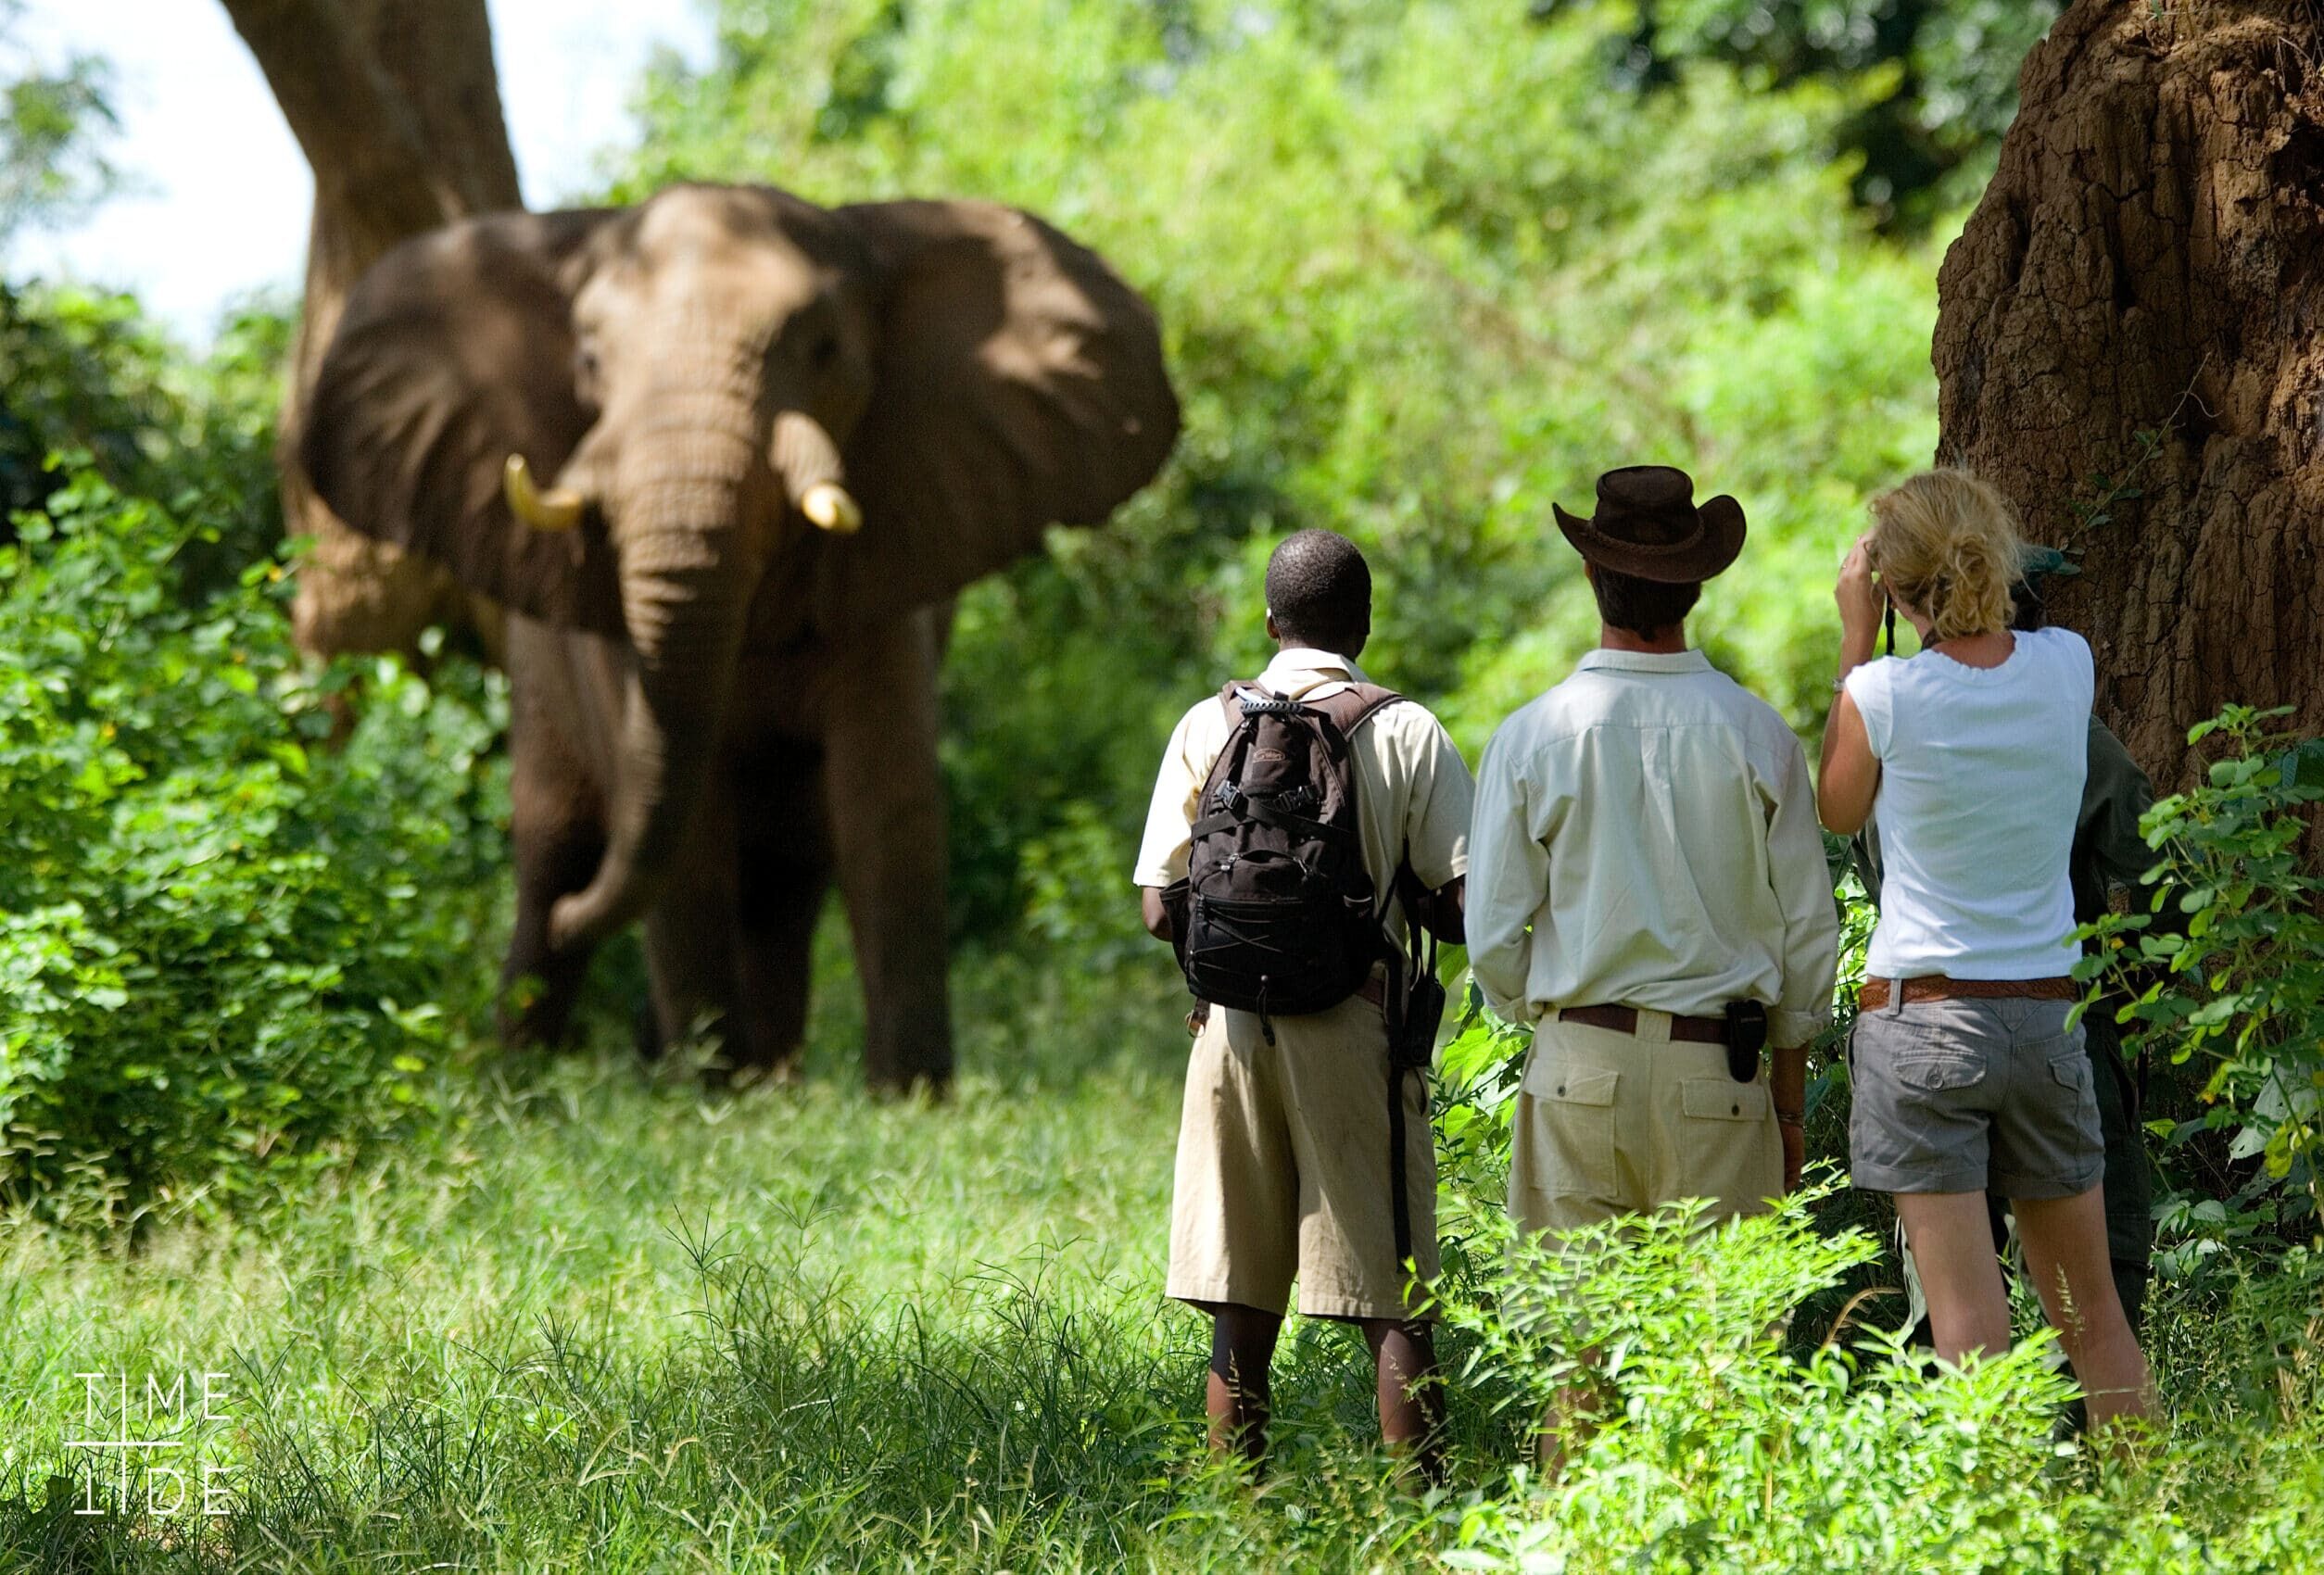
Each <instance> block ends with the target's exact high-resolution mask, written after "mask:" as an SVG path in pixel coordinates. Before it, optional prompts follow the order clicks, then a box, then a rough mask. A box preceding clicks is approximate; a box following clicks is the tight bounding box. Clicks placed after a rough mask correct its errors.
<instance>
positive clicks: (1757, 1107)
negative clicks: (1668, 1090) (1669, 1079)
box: [1678, 1077, 1768, 1121]
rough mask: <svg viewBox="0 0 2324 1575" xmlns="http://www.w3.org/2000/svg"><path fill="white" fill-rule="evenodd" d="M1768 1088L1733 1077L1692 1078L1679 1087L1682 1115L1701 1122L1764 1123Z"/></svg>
mask: <svg viewBox="0 0 2324 1575" xmlns="http://www.w3.org/2000/svg"><path fill="white" fill-rule="evenodd" d="M1767 1100H1768V1094H1767V1085H1766V1084H1764V1083H1738V1082H1737V1081H1736V1080H1735V1079H1734V1078H1733V1077H1689V1078H1687V1079H1686V1081H1685V1082H1683V1083H1681V1084H1680V1085H1679V1086H1678V1108H1679V1112H1680V1114H1681V1115H1686V1116H1690V1117H1692V1118H1693V1119H1695V1120H1697V1121H1764V1120H1766V1119H1767Z"/></svg>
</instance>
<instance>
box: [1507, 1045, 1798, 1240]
mask: <svg viewBox="0 0 2324 1575" xmlns="http://www.w3.org/2000/svg"><path fill="white" fill-rule="evenodd" d="M1670 1031H1671V1019H1670V1016H1669V1014H1667V1013H1662V1012H1641V1013H1639V1014H1638V1031H1637V1033H1636V1035H1635V1036H1634V1035H1630V1034H1623V1033H1617V1032H1615V1031H1614V1030H1613V1029H1611V1028H1595V1027H1589V1026H1588V1025H1587V1024H1584V1023H1564V1022H1560V1021H1559V1020H1557V1019H1556V1018H1555V1017H1548V1018H1545V1019H1543V1021H1542V1023H1541V1025H1540V1026H1539V1027H1537V1028H1535V1030H1534V1048H1533V1051H1532V1052H1531V1053H1530V1054H1528V1055H1527V1056H1526V1058H1525V1080H1524V1084H1523V1086H1522V1088H1521V1089H1520V1090H1518V1094H1517V1114H1516V1127H1515V1131H1514V1134H1513V1138H1514V1153H1513V1156H1512V1163H1511V1165H1510V1166H1509V1214H1510V1216H1512V1217H1514V1218H1515V1219H1516V1221H1517V1225H1518V1229H1521V1230H1522V1231H1523V1232H1525V1233H1526V1234H1527V1235H1533V1234H1535V1233H1537V1232H1540V1231H1544V1230H1553V1231H1566V1230H1574V1229H1580V1228H1582V1227H1584V1226H1588V1225H1596V1224H1598V1222H1599V1221H1601V1220H1607V1219H1612V1218H1614V1217H1615V1216H1619V1215H1625V1214H1645V1213H1648V1212H1649V1211H1651V1210H1653V1209H1656V1208H1660V1207H1661V1205H1662V1204H1664V1203H1672V1202H1674V1201H1675V1200H1677V1199H1680V1198H1708V1199H1710V1200H1711V1204H1712V1215H1713V1217H1714V1218H1725V1217H1730V1216H1737V1215H1748V1214H1760V1213H1762V1212H1764V1211H1765V1210H1766V1208H1767V1207H1768V1200H1769V1199H1771V1198H1774V1197H1775V1196H1777V1195H1778V1194H1780V1193H1781V1192H1782V1191H1783V1185H1784V1148H1783V1135H1782V1133H1781V1132H1780V1131H1779V1130H1778V1129H1777V1128H1776V1126H1775V1103H1774V1101H1773V1100H1772V1099H1771V1098H1770V1097H1769V1095H1768V1091H1767V1078H1766V1073H1765V1071H1764V1069H1762V1072H1761V1074H1760V1076H1759V1077H1758V1078H1757V1079H1756V1080H1755V1081H1752V1082H1749V1083H1738V1082H1737V1081H1736V1080H1735V1078H1734V1077H1732V1076H1730V1075H1729V1074H1728V1072H1727V1052H1726V1051H1725V1049H1724V1047H1723V1046H1720V1045H1715V1044H1692V1043H1687V1042H1684V1041H1679V1040H1673V1039H1672V1038H1671V1037H1670Z"/></svg>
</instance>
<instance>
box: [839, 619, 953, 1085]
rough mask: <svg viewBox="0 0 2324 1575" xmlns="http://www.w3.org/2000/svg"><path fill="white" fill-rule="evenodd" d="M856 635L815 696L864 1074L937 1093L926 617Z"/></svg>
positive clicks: (940, 933)
mask: <svg viewBox="0 0 2324 1575" xmlns="http://www.w3.org/2000/svg"><path fill="white" fill-rule="evenodd" d="M856 638H857V642H858V643H857V644H856V645H855V646H854V647H853V649H851V650H850V651H849V653H848V655H847V656H846V657H844V658H843V659H841V663H840V667H839V668H838V669H836V670H835V671H834V672H833V673H832V674H831V685H830V687H829V689H828V691H827V695H826V706H825V709H824V712H823V717H824V751H825V752H824V793H825V798H826V800H827V813H828V817H829V824H830V830H831V851H832V859H833V863H834V865H835V867H836V868H837V870H838V872H839V877H840V891H841V892H842V893H843V894H844V895H845V897H846V899H847V914H848V923H849V926H850V928H851V929H852V930H853V935H854V939H855V966H856V971H857V972H858V973H859V974H860V975H861V976H862V977H863V984H864V1071H865V1077H867V1078H868V1079H869V1080H870V1081H871V1083H872V1085H873V1086H874V1087H875V1088H885V1089H893V1090H902V1089H908V1088H911V1087H913V1086H915V1085H922V1086H927V1087H929V1088H932V1089H941V1088H942V1087H943V1086H944V1085H945V1084H946V1083H947V1082H949V1081H950V1079H951V1077H952V1073H953V1034H952V1014H951V1010H950V1006H949V1003H948V1002H947V999H946V984H945V963H946V947H945V938H944V925H945V900H944V881H945V850H944V788H943V782H942V779H941V777H940V776H939V775H938V774H937V767H936V735H937V715H936V664H937V663H936V649H937V630H936V626H935V620H934V619H933V618H932V617H930V616H929V615H928V614H925V613H923V614H920V615H917V616H915V617H913V618H909V619H904V620H900V621H899V622H897V623H895V624H890V625H887V626H886V627H884V628H878V629H873V630H867V631H865V632H864V633H863V634H862V635H860V636H857V637H856Z"/></svg>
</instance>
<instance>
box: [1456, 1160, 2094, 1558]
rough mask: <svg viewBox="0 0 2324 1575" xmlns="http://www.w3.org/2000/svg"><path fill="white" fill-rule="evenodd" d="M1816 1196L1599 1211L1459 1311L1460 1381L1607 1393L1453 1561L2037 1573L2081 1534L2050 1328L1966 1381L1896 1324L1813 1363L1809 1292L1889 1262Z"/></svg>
mask: <svg viewBox="0 0 2324 1575" xmlns="http://www.w3.org/2000/svg"><path fill="white" fill-rule="evenodd" d="M1811 1203H1812V1198H1810V1197H1808V1196H1801V1197H1795V1198H1793V1199H1791V1200H1789V1201H1788V1202H1787V1203H1786V1204H1785V1205H1784V1207H1783V1208H1782V1209H1781V1210H1780V1211H1779V1212H1776V1213H1774V1214H1769V1215H1763V1216H1757V1217H1754V1218H1749V1219H1745V1220H1740V1221H1737V1222H1736V1223H1734V1224H1732V1225H1729V1226H1726V1227H1724V1228H1722V1229H1716V1230H1706V1229H1704V1225H1705V1221H1704V1218H1703V1213H1704V1207H1705V1205H1703V1204H1700V1203H1686V1204H1681V1205H1676V1206H1674V1207H1672V1208H1668V1209H1665V1210H1663V1211H1661V1212H1660V1213H1658V1214H1656V1215H1654V1216H1651V1217H1649V1218H1647V1219H1645V1220H1642V1221H1637V1222H1633V1223H1627V1224H1619V1225H1609V1226H1603V1227H1598V1228H1597V1229H1593V1230H1590V1231H1586V1232H1582V1233H1577V1234H1576V1235H1575V1236H1573V1237H1572V1238H1570V1239H1569V1241H1568V1243H1567V1245H1566V1247H1565V1248H1564V1250H1563V1251H1562V1252H1554V1253H1553V1252H1548V1251H1545V1250H1543V1249H1542V1248H1541V1247H1539V1246H1538V1245H1533V1244H1525V1245H1513V1246H1512V1247H1511V1248H1510V1254H1511V1262H1510V1267H1509V1272H1508V1275H1507V1277H1506V1278H1505V1279H1503V1280H1502V1281H1501V1282H1500V1283H1499V1284H1498V1285H1497V1288H1496V1289H1497V1295H1496V1296H1495V1297H1494V1298H1493V1299H1492V1300H1491V1301H1490V1302H1478V1303H1468V1304H1462V1303H1456V1304H1453V1305H1452V1306H1450V1307H1449V1308H1448V1309H1447V1316H1448V1319H1449V1321H1450V1322H1451V1324H1452V1325H1453V1327H1455V1328H1456V1329H1463V1330H1466V1331H1468V1332H1469V1333H1470V1334H1471V1336H1472V1337H1473V1338H1474V1340H1475V1342H1476V1343H1475V1345H1474V1346H1473V1348H1472V1354H1471V1357H1470V1367H1471V1372H1470V1376H1469V1377H1468V1378H1467V1379H1466V1380H1464V1381H1465V1382H1467V1383H1471V1384H1479V1385H1492V1386H1494V1387H1498V1388H1501V1389H1504V1390H1506V1391H1507V1392H1509V1394H1510V1395H1511V1397H1512V1399H1511V1403H1512V1404H1515V1405H1522V1406H1523V1407H1525V1408H1526V1409H1527V1412H1528V1414H1529V1415H1531V1414H1537V1413H1538V1412H1539V1411H1540V1410H1541V1408H1542V1407H1544V1406H1546V1405H1547V1404H1548V1403H1549V1402H1550V1400H1551V1399H1552V1398H1553V1397H1554V1396H1555V1395H1556V1394H1557V1393H1558V1392H1560V1390H1561V1389H1565V1388H1567V1387H1568V1386H1578V1387H1580V1388H1583V1389H1585V1390H1589V1391H1595V1392H1597V1394H1598V1401H1597V1405H1598V1418H1599V1421H1598V1426H1597V1427H1595V1429H1594V1430H1590V1431H1589V1432H1588V1433H1587V1435H1586V1436H1585V1437H1569V1438H1568V1441H1567V1451H1568V1460H1567V1466H1566V1469H1565V1472H1564V1474H1563V1477H1562V1479H1561V1480H1560V1481H1559V1482H1558V1483H1557V1484H1556V1486H1555V1487H1554V1489H1544V1488H1541V1487H1539V1486H1537V1485H1535V1484H1533V1483H1532V1482H1531V1481H1530V1479H1529V1478H1528V1477H1527V1476H1525V1475H1524V1474H1522V1473H1521V1474H1520V1479H1519V1483H1518V1488H1517V1491H1516V1493H1514V1494H1513V1495H1512V1496H1510V1497H1509V1498H1507V1499H1502V1500H1498V1501H1493V1500H1488V1501H1485V1502H1484V1503H1481V1504H1479V1505H1478V1506H1475V1507H1474V1508H1473V1509H1471V1511H1469V1512H1468V1513H1467V1514H1466V1515H1464V1516H1463V1517H1462V1518H1461V1520H1460V1523H1459V1544H1460V1548H1459V1551H1457V1552H1455V1553H1454V1554H1453V1555H1452V1556H1450V1557H1449V1558H1448V1560H1447V1562H1449V1563H1452V1564H1453V1565H1454V1566H1455V1567H1456V1568H1469V1569H1513V1570H1514V1569H1522V1570H1536V1569H1541V1570H1562V1569H1632V1570H1657V1571H1659V1570H1674V1571H1675V1570H1698V1569H1742V1568H1752V1569H1900V1570H1901V1569H2037V1568H2053V1567H2054V1566H2053V1565H2052V1564H2051V1563H2050V1562H2049V1561H2048V1560H2049V1556H2050V1555H2051V1552H2052V1549H2053V1548H2055V1547H2056V1546H2057V1545H2058V1544H2059V1543H2061V1542H2062V1541H2064V1540H2065V1538H2066V1537H2067V1536H2068V1535H2069V1534H2070V1530H2069V1529H2070V1526H2071V1521H2072V1517H2071V1515H2070V1512H2062V1509H2063V1506H2060V1505H2059V1504H2058V1503H2057V1502H2056V1501H2055V1499H2054V1497H2053V1495H2052V1493H2050V1491H2049V1490H2048V1488H2047V1486H2046V1485H2045V1483H2044V1481H2043V1477H2044V1472H2045V1468H2048V1467H2049V1466H2050V1465H2051V1464H2052V1462H2054V1461H2055V1460H2057V1459H2058V1458H2059V1457H2060V1455H2062V1454H2070V1453H2071V1450H2072V1446H2070V1445H2059V1444H2055V1443H2052V1440H2051V1424H2052V1418H2053V1417H2054V1416H2055V1415H2056V1413H2057V1411H2058V1410H2059V1408H2060V1407H2061V1406H2063V1405H2064V1404H2065V1401H2066V1400H2067V1399H2068V1397H2069V1395H2070V1392H2071V1390H2070V1385H2069V1384H2068V1383H2067V1382H2066V1381H2065V1380H2063V1379H2062V1378H2060V1377H2059V1376H2057V1375H2056V1374H2055V1373H2053V1372H2052V1370H2051V1368H2050V1367H2049V1366H2048V1364H2047V1363H2046V1362H2045V1360H2044V1359H2043V1358H2044V1352H2045V1350H2046V1344H2047V1342H2046V1341H2037V1342H2030V1343H2027V1344H2024V1345H2020V1346H2018V1347H2017V1348H2015V1349H2014V1350H2012V1351H2011V1352H2010V1353H2009V1354H2008V1355H2004V1356H2002V1357H2001V1358H1999V1359H1997V1360H1994V1361H1990V1362H1984V1363H1978V1364H1974V1365H1972V1366H1970V1367H1968V1368H1967V1369H1966V1370H1965V1371H1963V1372H1960V1373H1957V1374H1945V1375H1932V1374H1929V1373H1926V1372H1924V1371H1923V1368H1922V1366H1921V1364H1920V1363H1919V1362H1918V1361H1916V1360H1914V1359H1913V1358H1912V1357H1911V1356H1910V1355H1908V1354H1907V1353H1906V1352H1905V1351H1904V1350H1903V1347H1902V1342H1901V1339H1900V1338H1898V1337H1892V1336H1878V1337H1874V1338H1871V1339H1870V1340H1868V1341H1867V1342H1865V1343H1864V1345H1863V1348H1862V1349H1851V1348H1850V1347H1849V1346H1848V1345H1846V1344H1843V1343H1840V1342H1834V1341H1826V1342H1824V1343H1823V1344H1822V1345H1820V1346H1818V1347H1816V1348H1815V1349H1814V1351H1813V1353H1812V1355H1809V1356H1808V1357H1807V1358H1806V1359H1805V1360H1804V1361H1800V1360H1798V1359H1795V1358H1794V1357H1793V1356H1792V1355H1791V1354H1790V1352H1789V1349H1788V1347H1787V1338H1786V1326H1787V1323H1788V1321H1789V1319H1790V1317H1791V1315H1792V1311H1793V1309H1794V1308H1796V1307H1798V1306H1799V1305H1800V1304H1801V1303H1802V1302H1804V1301H1807V1300H1809V1299H1810V1298H1812V1297H1814V1296H1816V1295H1818V1294H1819V1293H1820V1292H1825V1291H1826V1290H1828V1289H1830V1288H1831V1287H1833V1286H1835V1285H1837V1284H1838V1283H1839V1281H1840V1279H1841V1278H1842V1277H1843V1276H1844V1275H1845V1274H1846V1273H1847V1271H1848V1270H1850V1268H1852V1267H1856V1266H1861V1265H1863V1264H1866V1263H1869V1262H1871V1261H1873V1260H1874V1259H1876V1258H1877V1257H1878V1256H1879V1254H1880V1247H1879V1244H1878V1243H1877V1242H1876V1241H1874V1240H1873V1239H1872V1238H1871V1237H1869V1236H1867V1235H1865V1234H1864V1233H1863V1232H1862V1231H1855V1230H1850V1231H1843V1232H1841V1233H1839V1234H1838V1235H1826V1234H1825V1233H1824V1232H1823V1231H1822V1230H1821V1229H1819V1228H1818V1226H1817V1225H1816V1223H1815V1220H1814V1216H1813V1213H1812V1208H1811V1206H1810V1205H1811Z"/></svg>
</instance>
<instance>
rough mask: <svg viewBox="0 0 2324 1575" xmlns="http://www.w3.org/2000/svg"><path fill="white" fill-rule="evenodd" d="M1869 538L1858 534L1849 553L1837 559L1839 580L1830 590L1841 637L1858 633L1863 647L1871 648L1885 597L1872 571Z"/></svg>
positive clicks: (1885, 602) (1883, 609)
mask: <svg viewBox="0 0 2324 1575" xmlns="http://www.w3.org/2000/svg"><path fill="white" fill-rule="evenodd" d="M1871 539H1872V538H1871V537H1869V536H1859V537H1858V538H1857V539H1856V545H1855V546H1853V547H1851V548H1849V549H1848V556H1847V557H1846V558H1844V559H1842V560H1841V561H1840V571H1839V584H1838V586H1835V587H1834V588H1833V591H1832V599H1834V600H1836V601H1838V603H1839V615H1840V636H1841V638H1842V639H1843V640H1850V637H1851V636H1861V637H1862V639H1863V642H1864V649H1866V650H1869V649H1872V643H1871V642H1872V637H1873V631H1874V630H1875V629H1876V628H1877V627H1878V626H1879V624H1880V614H1881V613H1882V612H1884V611H1887V609H1888V596H1887V593H1885V592H1884V591H1882V590H1881V588H1880V582H1879V579H1878V577H1877V576H1876V575H1875V574H1874V573H1873V569H1872V554H1871V552H1870V551H1869V549H1868V548H1867V547H1866V544H1867V543H1868V542H1869V541H1870V540H1871ZM1850 643H1852V640H1850Z"/></svg>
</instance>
